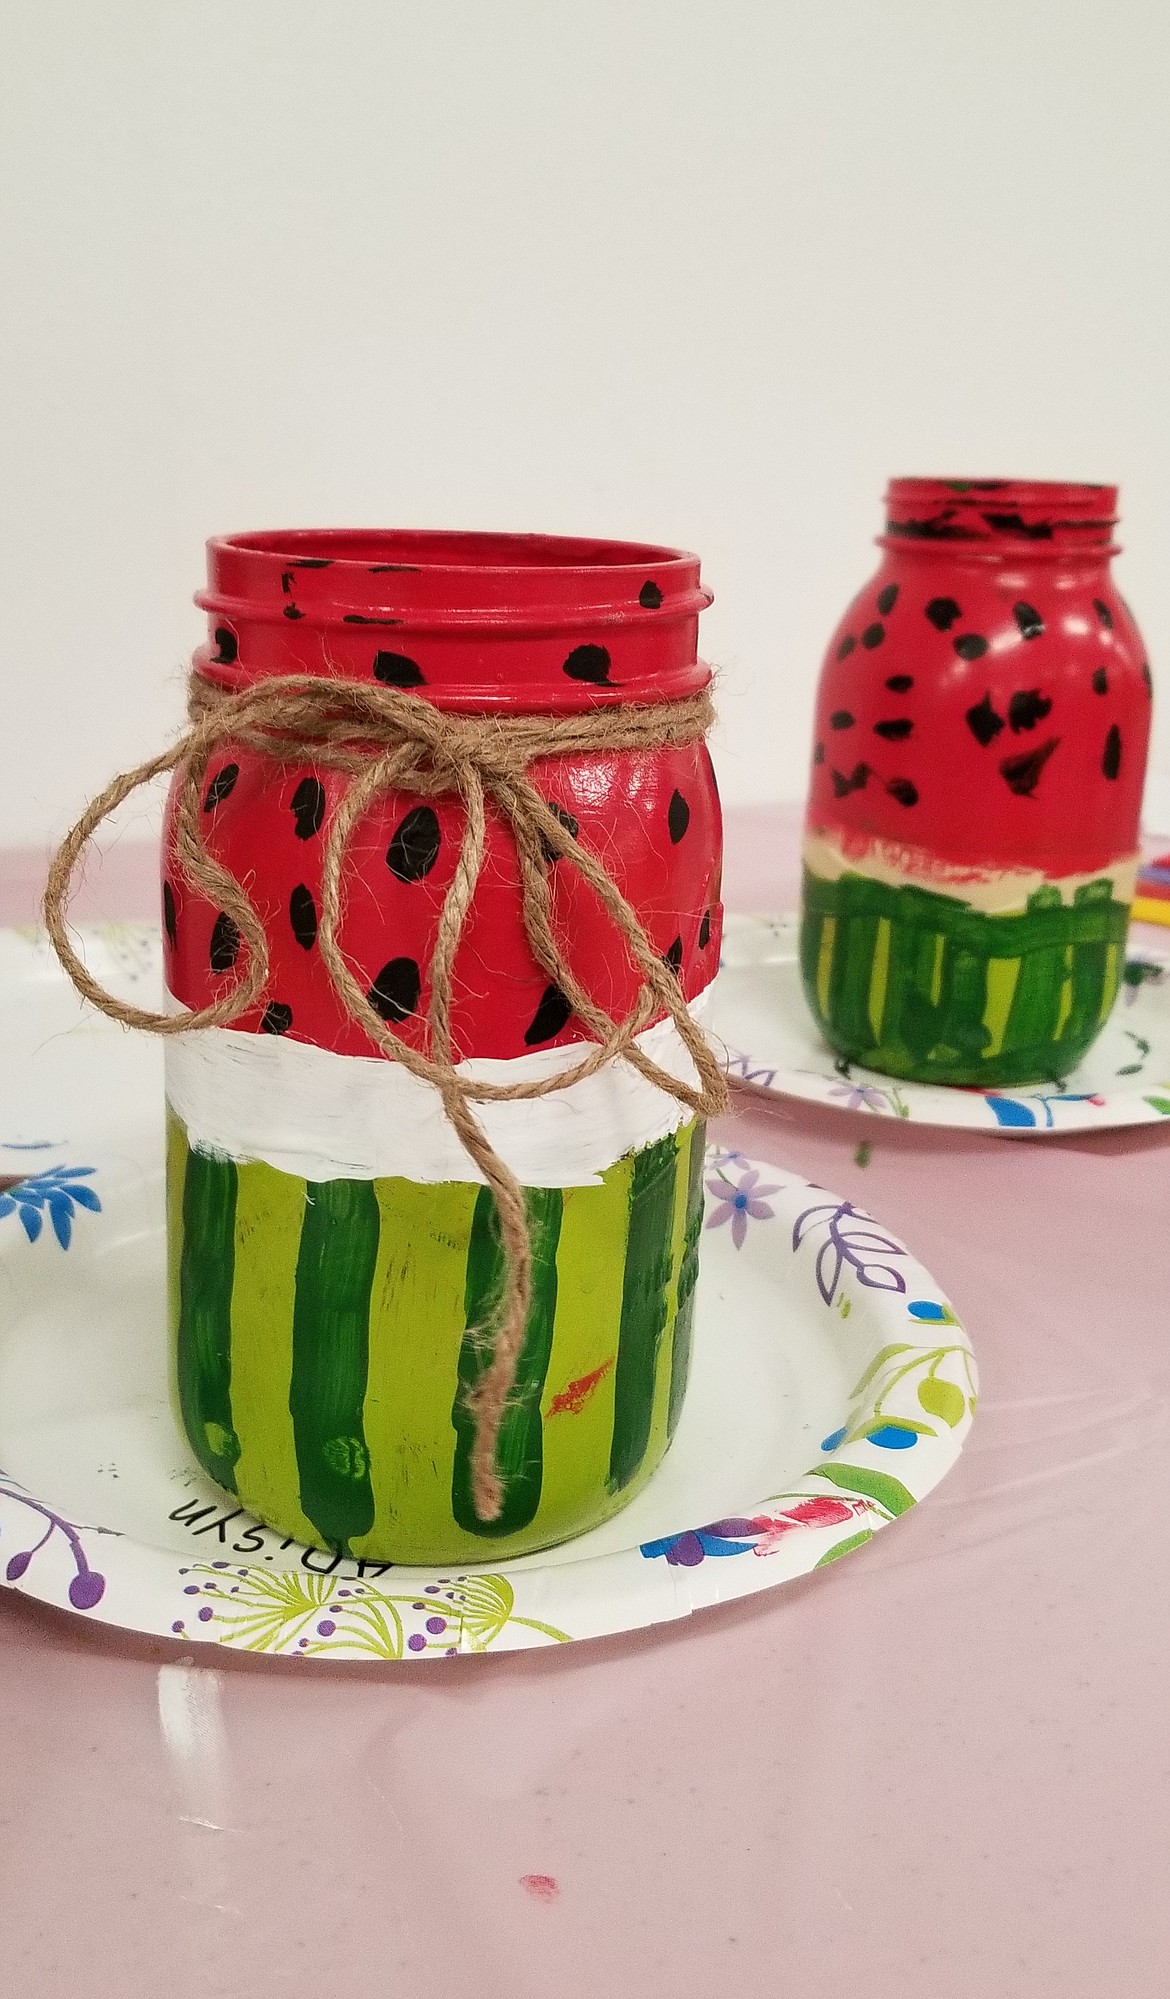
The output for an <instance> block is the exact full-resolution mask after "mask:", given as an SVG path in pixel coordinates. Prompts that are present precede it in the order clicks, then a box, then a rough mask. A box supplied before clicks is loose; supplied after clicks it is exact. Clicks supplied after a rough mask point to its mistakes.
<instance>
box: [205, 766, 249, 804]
mask: <svg viewBox="0 0 1170 1999" xmlns="http://www.w3.org/2000/svg"><path fill="white" fill-rule="evenodd" d="M239 775H240V766H239V764H225V765H224V767H223V769H222V770H219V771H216V774H215V776H214V777H213V778H212V780H211V783H210V784H209V785H208V787H207V796H206V798H205V799H204V801H203V810H204V811H205V812H214V811H215V808H216V806H217V805H222V804H223V801H224V799H225V798H229V797H230V796H231V793H232V792H233V791H234V789H235V783H236V779H237V778H238V776H239Z"/></svg>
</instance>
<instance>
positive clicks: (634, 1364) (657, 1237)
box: [609, 1135, 677, 1492]
mask: <svg viewBox="0 0 1170 1999" xmlns="http://www.w3.org/2000/svg"><path fill="white" fill-rule="evenodd" d="M676 1158H677V1147H676V1144H675V1140H674V1137H673V1135H672V1136H671V1137H670V1138H662V1139H659V1141H658V1143H657V1144H656V1145H648V1146H646V1148H645V1150H644V1151H642V1152H640V1153H639V1154H638V1156H637V1158H636V1159H635V1160H634V1173H633V1179H632V1182H631V1185H630V1226H629V1231H628V1233H627V1236H626V1271H625V1282H624V1285H623V1288H622V1318H621V1330H620V1332H619V1334H618V1352H617V1366H616V1368H615V1370H614V1406H613V1444H612V1446H611V1449H610V1455H609V1489H610V1491H611V1492H620V1491H621V1490H622V1488H623V1486H627V1485H628V1484H629V1482H630V1480H631V1479H632V1478H633V1476H634V1474H635V1472H636V1471H637V1470H638V1468H639V1466H640V1465H641V1463H642V1459H643V1458H644V1457H645V1455H646V1446H647V1444H648V1443H649V1441H650V1419H651V1416H652V1414H653V1410H654V1378H655V1372H656V1369H657V1362H658V1346H659V1342H660V1341H661V1339H662V1335H663V1331H664V1330H665V1327H666V1315H667V1289H668V1286H669V1284H670V1266H671V1234H672V1228H671V1224H672V1222H673V1220H674V1194H675V1163H676Z"/></svg>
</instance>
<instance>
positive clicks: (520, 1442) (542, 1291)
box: [451, 1187, 564, 1537]
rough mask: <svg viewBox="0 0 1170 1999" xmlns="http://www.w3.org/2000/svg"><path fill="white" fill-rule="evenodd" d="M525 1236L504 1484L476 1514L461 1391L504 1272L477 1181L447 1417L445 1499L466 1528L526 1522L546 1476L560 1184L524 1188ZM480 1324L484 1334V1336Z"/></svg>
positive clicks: (482, 1346)
mask: <svg viewBox="0 0 1170 1999" xmlns="http://www.w3.org/2000/svg"><path fill="white" fill-rule="evenodd" d="M524 1200H525V1205H526V1207H527V1211H528V1240H529V1243H530V1244H531V1247H532V1300H531V1303H530V1305H529V1308H528V1321H527V1324H526V1326H525V1329H524V1345H523V1347H522V1348H521V1351H520V1362H519V1365H518V1367H517V1369H516V1382H515V1386H514V1387H513V1390H512V1394H511V1397H510V1399H509V1402H508V1407H507V1409H506V1410H505V1412H504V1419H503V1421H502V1423H501V1424H500V1434H499V1441H498V1443H497V1445H496V1468H497V1470H498V1472H499V1474H500V1477H501V1479H502V1481H503V1486H504V1503H503V1506H502V1508H501V1510H500V1513H499V1515H498V1517H497V1518H496V1519H495V1520H481V1519H480V1517H479V1515H478V1513H477V1512H476V1510H475V1501H474V1498H473V1496H472V1490H471V1447H472V1444H473V1442H474V1440H475V1425H474V1423H473V1421H472V1417H471V1413H470V1411H469V1409H468V1406H467V1393H468V1391H469V1390H470V1389H473V1388H475V1387H476V1386H477V1385H478V1383H479V1381H480V1380H481V1378H482V1376H483V1374H484V1372H485V1370H486V1368H487V1366H488V1363H489V1362H490V1360H491V1340H490V1327H491V1324H492V1320H493V1318H494V1315H495V1311H496V1308H497V1306H498V1304H499V1298H500V1289H501V1284H502V1279H503V1255H502V1252H501V1247H500V1230H499V1222H498V1220H497V1216H496V1203H495V1199H494V1196H493V1195H492V1193H491V1190H490V1188H488V1187H484V1188H482V1189H481V1191H480V1194H479V1198H478V1199H477V1201H476V1204H475V1214H474V1216H473V1217H472V1223H471V1242H470V1245H469V1248H468V1252H467V1282H466V1287H465V1290H464V1294H463V1297H464V1312H465V1316H466V1322H467V1331H466V1332H465V1334H464V1336H463V1341H462V1345H461V1346H460V1349H459V1386H458V1389H457V1391H456V1395H455V1404H454V1407H453V1409H452V1411H451V1421H452V1423H453V1424H454V1426H455V1437H456V1443H455V1465H454V1470H453V1472H452V1475H451V1507H452V1511H453V1513H454V1515H455V1518H456V1520H457V1521H458V1523H459V1525H460V1527H462V1528H464V1529H465V1530H466V1532H467V1533H469V1534H482V1535H484V1536H488V1537H490V1536H497V1535H501V1534H514V1533H516V1532H517V1531H518V1530H519V1529H520V1528H522V1527H527V1526H528V1524H529V1522H530V1521H531V1520H533V1519H534V1518H535V1515H536V1509H537V1507H538V1506H539V1505H540V1490H541V1484H542V1481H543V1478H544V1451H543V1427H542V1423H541V1415H540V1398H541V1396H542V1395H543V1393H544V1380H545V1375H546V1374H547V1373H548V1363H549V1356H550V1355H551V1353H552V1342H553V1321H554V1319H555V1317H556V1309H557V1244H558V1243H559V1241H560V1236H561V1215H562V1211H563V1207H564V1202H563V1198H562V1195H561V1190H560V1188H559V1187H528V1188H525V1190H524ZM485 1328H486V1329H488V1336H487V1337H485Z"/></svg>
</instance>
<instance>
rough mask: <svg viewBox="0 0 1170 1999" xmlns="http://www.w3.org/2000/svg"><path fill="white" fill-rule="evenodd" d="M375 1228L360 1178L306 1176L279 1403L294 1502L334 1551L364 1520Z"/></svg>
mask: <svg viewBox="0 0 1170 1999" xmlns="http://www.w3.org/2000/svg"><path fill="white" fill-rule="evenodd" d="M378 1231H379V1217H378V1197H377V1195H376V1194H375V1192H374V1188H373V1185H372V1183H371V1182H370V1181H368V1180H323V1181H316V1182H314V1181H309V1182H308V1183H307V1185H306V1188H305V1219H304V1223H303V1225H302V1228H301V1244H300V1252H299V1254H298V1257H297V1285H296V1303H295V1305H294V1308H293V1331H292V1379H291V1382H290V1384H289V1391H288V1406H289V1411H290V1413H291V1415H292V1421H293V1438H294V1441H295V1444H296V1453H297V1469H298V1471H299V1473H300V1483H301V1507H302V1510H303V1511H304V1513H305V1514H307V1516H308V1518H309V1519H310V1520H311V1521H312V1522H313V1525H314V1527H316V1529H317V1531H318V1533H319V1534H320V1535H321V1538H322V1540H324V1541H326V1542H327V1543H328V1544H329V1546H330V1547H331V1548H338V1549H341V1550H343V1551H344V1550H345V1549H346V1548H347V1545H348V1543H349V1542H350V1541H351V1540H352V1539H353V1538H354V1537H355V1536H357V1535H358V1534H368V1533H369V1531H370V1528H371V1527H372V1526H373V1524H374V1495H373V1491H372V1489H371V1486H370V1470H369V1456H368V1452H367V1450H366V1439H365V1431H364V1429H363V1427H362V1405H363V1403H364V1401H365V1396H366V1377H367V1374H368V1371H369V1358H370V1292H371V1289H372V1286H373V1282H374V1266H375V1264H376V1263H377V1260H378Z"/></svg>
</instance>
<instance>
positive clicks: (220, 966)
mask: <svg viewBox="0 0 1170 1999" xmlns="http://www.w3.org/2000/svg"><path fill="white" fill-rule="evenodd" d="M239 955H240V933H239V930H238V929H237V927H236V925H235V923H234V921H233V920H232V918H231V917H230V916H229V915H228V913H227V911H226V909H221V910H220V912H219V915H218V916H217V917H216V919H215V922H214V923H213V924H212V926H211V969H212V971H213V972H230V971H231V968H232V966H233V965H234V964H235V962H236V959H237V958H238V957H239Z"/></svg>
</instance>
